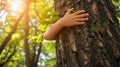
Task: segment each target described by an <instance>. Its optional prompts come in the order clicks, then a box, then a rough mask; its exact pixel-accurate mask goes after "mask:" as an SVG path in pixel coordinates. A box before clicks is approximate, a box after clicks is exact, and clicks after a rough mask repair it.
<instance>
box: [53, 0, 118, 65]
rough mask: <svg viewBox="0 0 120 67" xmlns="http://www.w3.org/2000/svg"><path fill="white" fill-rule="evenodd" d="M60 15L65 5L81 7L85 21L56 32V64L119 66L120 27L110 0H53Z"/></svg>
mask: <svg viewBox="0 0 120 67" xmlns="http://www.w3.org/2000/svg"><path fill="white" fill-rule="evenodd" d="M54 1H55V9H56V11H58V12H59V16H60V17H62V16H63V15H64V13H65V12H66V10H67V9H69V8H72V7H73V8H74V9H75V11H77V10H80V9H85V10H86V12H88V13H89V14H90V16H89V21H88V22H87V23H86V24H84V25H81V26H73V27H67V28H64V29H63V30H62V31H61V32H60V33H59V35H58V39H57V42H56V43H57V45H56V50H57V51H56V52H57V67H120V27H119V23H118V20H117V18H116V16H115V14H116V13H115V9H114V6H113V4H112V2H111V0H54Z"/></svg>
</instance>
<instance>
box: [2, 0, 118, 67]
mask: <svg viewBox="0 0 120 67" xmlns="http://www.w3.org/2000/svg"><path fill="white" fill-rule="evenodd" d="M8 1H10V0H2V1H1V3H0V6H1V8H0V46H1V44H2V42H3V40H4V39H5V38H6V36H7V35H8V33H9V32H10V31H11V30H12V27H13V25H14V23H15V21H16V20H17V19H18V16H19V15H20V13H22V11H23V10H21V12H19V11H18V12H17V10H16V11H15V12H14V11H12V9H10V8H9V5H8V4H9V2H8ZM21 1H23V2H24V0H21ZM30 1H31V2H30V5H29V7H30V10H29V17H30V21H29V25H30V27H29V36H28V39H29V40H28V41H29V42H28V43H29V48H30V49H29V51H30V55H31V56H32V55H33V54H34V51H33V50H34V48H33V46H35V49H36V50H38V46H39V45H40V43H42V49H41V54H40V56H39V59H38V63H37V64H38V67H55V64H56V54H55V53H56V51H55V41H46V40H43V38H42V37H43V35H44V32H45V31H46V30H47V29H48V27H49V26H50V24H52V23H54V22H56V20H58V19H59V17H57V16H56V15H57V12H55V11H54V2H53V0H30ZM112 1H113V3H114V5H115V9H116V12H117V14H116V15H117V17H118V19H119V21H120V0H112ZM24 22H25V19H24V18H22V19H21V20H20V23H19V26H18V29H17V31H16V32H15V33H14V34H13V35H12V38H11V40H10V41H9V42H8V44H7V45H6V46H5V48H4V50H3V52H2V53H1V54H0V64H2V63H4V62H5V61H7V63H5V64H4V65H3V67H25V53H24ZM35 53H36V54H37V52H35ZM11 54H13V55H12V56H11V57H10V58H9V59H8V57H9V56H10V55H11Z"/></svg>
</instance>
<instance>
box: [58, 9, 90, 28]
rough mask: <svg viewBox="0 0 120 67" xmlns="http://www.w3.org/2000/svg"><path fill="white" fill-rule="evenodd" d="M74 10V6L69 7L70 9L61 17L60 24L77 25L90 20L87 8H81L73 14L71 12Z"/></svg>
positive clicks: (65, 25)
mask: <svg viewBox="0 0 120 67" xmlns="http://www.w3.org/2000/svg"><path fill="white" fill-rule="evenodd" d="M72 11H73V8H71V9H68V11H67V12H66V13H65V15H64V16H63V18H61V19H60V20H59V21H60V25H61V26H62V27H70V26H75V25H82V24H84V23H85V22H86V21H88V18H87V17H88V16H89V14H88V13H85V10H79V11H77V12H75V13H73V14H71V12H72Z"/></svg>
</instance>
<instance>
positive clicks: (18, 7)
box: [8, 0, 25, 14]
mask: <svg viewBox="0 0 120 67" xmlns="http://www.w3.org/2000/svg"><path fill="white" fill-rule="evenodd" d="M8 4H9V10H10V11H11V12H13V13H14V14H19V13H21V12H22V11H23V10H24V7H25V3H24V1H23V0H8Z"/></svg>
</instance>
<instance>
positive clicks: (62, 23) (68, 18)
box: [43, 8, 89, 40]
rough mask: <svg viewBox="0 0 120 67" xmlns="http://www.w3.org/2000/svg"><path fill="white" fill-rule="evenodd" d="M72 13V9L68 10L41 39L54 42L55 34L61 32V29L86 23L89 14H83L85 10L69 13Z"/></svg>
mask: <svg viewBox="0 0 120 67" xmlns="http://www.w3.org/2000/svg"><path fill="white" fill-rule="evenodd" d="M72 11H73V8H71V9H68V10H67V12H66V13H65V15H64V16H63V17H62V18H61V19H59V20H58V21H57V22H56V23H54V24H52V25H51V26H50V28H49V29H48V30H47V31H46V32H45V34H44V36H43V38H44V39H46V40H55V38H56V36H57V34H58V33H59V32H60V31H61V30H62V28H64V27H71V26H75V25H83V24H85V22H86V21H88V16H89V14H88V13H85V10H79V11H77V12H75V13H71V12H72Z"/></svg>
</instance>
